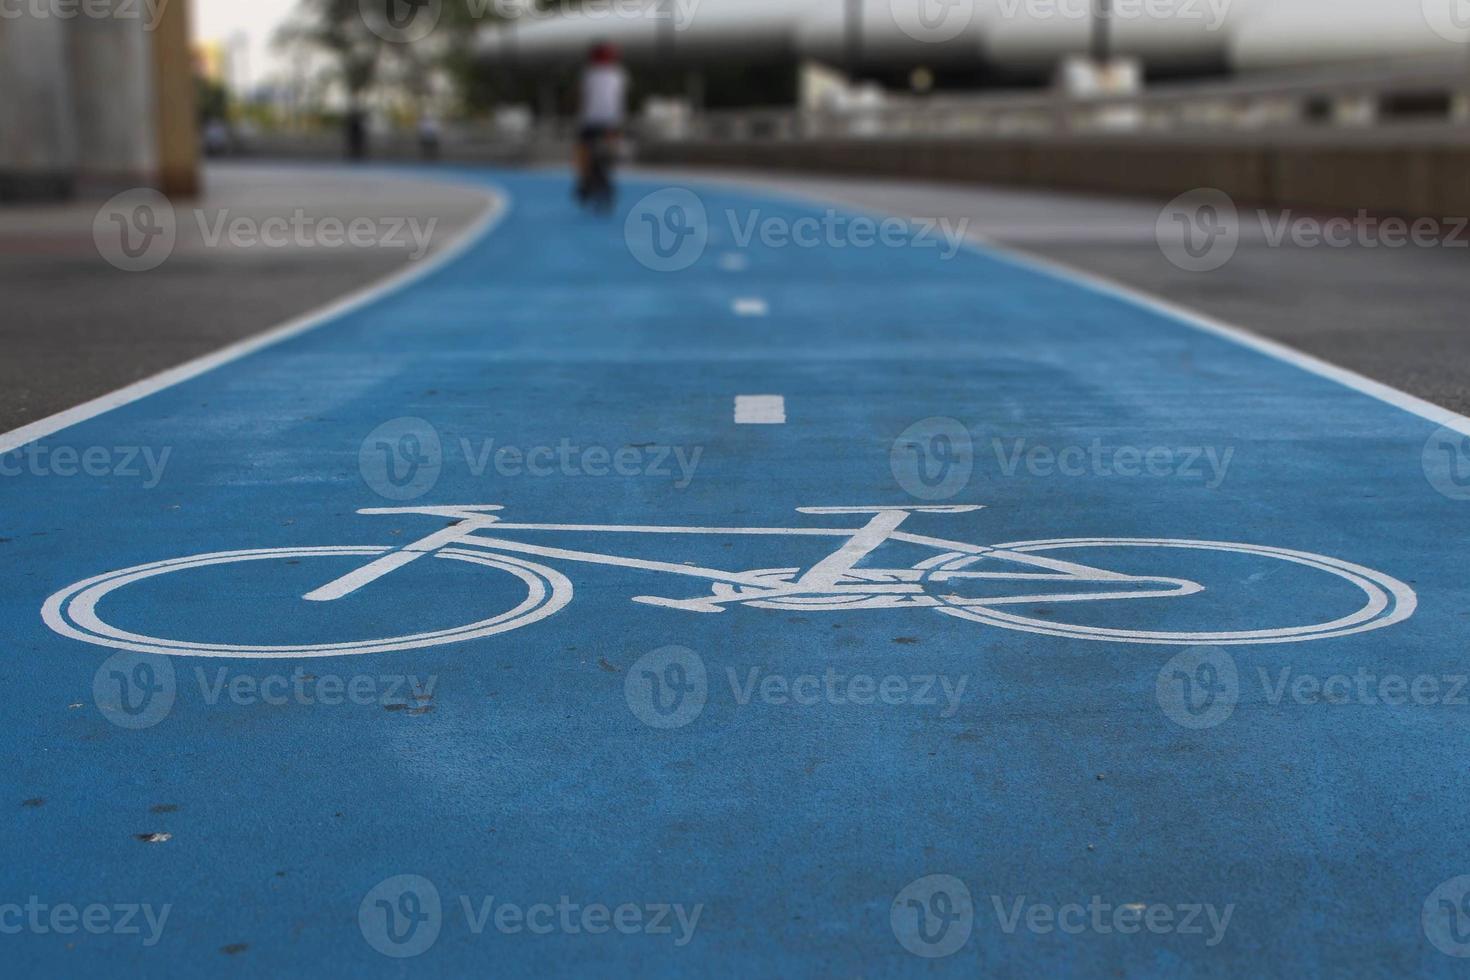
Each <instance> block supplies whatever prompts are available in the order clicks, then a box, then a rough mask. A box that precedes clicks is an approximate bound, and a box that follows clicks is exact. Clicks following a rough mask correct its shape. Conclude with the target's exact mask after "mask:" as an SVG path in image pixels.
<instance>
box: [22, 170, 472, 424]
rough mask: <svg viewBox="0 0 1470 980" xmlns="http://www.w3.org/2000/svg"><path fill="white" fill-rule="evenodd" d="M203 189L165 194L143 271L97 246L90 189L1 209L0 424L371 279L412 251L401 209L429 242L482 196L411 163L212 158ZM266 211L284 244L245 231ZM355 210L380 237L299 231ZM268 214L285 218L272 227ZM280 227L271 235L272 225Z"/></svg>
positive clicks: (115, 383)
mask: <svg viewBox="0 0 1470 980" xmlns="http://www.w3.org/2000/svg"><path fill="white" fill-rule="evenodd" d="M207 186H208V190H207V192H206V194H205V195H204V197H203V198H202V199H201V200H199V201H196V202H191V203H190V204H188V205H184V204H181V205H180V206H179V208H178V209H177V212H176V215H177V218H176V226H177V229H178V244H177V246H176V247H175V249H174V251H173V254H172V255H171V256H170V257H169V258H168V259H167V260H166V261H165V262H164V263H163V264H162V265H161V266H160V267H158V268H157V269H154V270H152V271H150V272H148V273H146V274H138V273H132V272H126V271H122V270H120V269H118V268H115V267H114V266H112V265H110V264H109V263H108V262H107V261H106V260H105V259H104V258H103V257H102V256H101V254H100V253H99V251H98V246H97V244H96V240H95V239H94V236H93V221H94V218H95V217H96V215H97V212H98V207H99V205H100V204H101V203H102V202H95V201H94V202H86V203H76V204H70V205H66V206H50V207H26V208H9V207H7V208H0V295H3V297H4V310H3V314H0V344H3V345H4V348H5V351H6V356H5V357H3V358H0V432H7V431H10V430H11V429H15V428H18V427H20V426H22V425H24V424H26V423H29V422H34V421H36V420H37V419H40V418H44V417H46V416H48V415H51V414H54V413H56V412H59V411H62V410H64V409H67V408H71V407H72V406H74V405H77V404H79V403H81V402H85V401H88V400H90V399H92V398H96V397H98V396H100V395H104V394H107V393H109V392H112V391H115V390H117V389H118V388H121V387H124V386H125V385H128V384H130V383H132V382H134V381H137V380H139V379H141V378H145V377H148V376H150V375H153V374H156V373H157V372H159V371H162V370H165V369H167V368H170V367H173V366H175V365H178V364H181V363H183V362H185V361H188V360H190V359H192V358H195V357H198V356H200V355H203V354H207V353H210V352H212V351H215V350H218V349H219V348H221V347H224V346H226V345H228V344H230V343H232V342H234V341H236V340H240V339H241V338H244V337H249V336H251V335H253V334H257V333H260V332H262V331H264V330H268V329H270V328H271V327H274V326H276V325H278V324H280V323H282V322H284V321H286V320H289V319H291V318H293V317H296V316H300V315H301V314H303V313H307V312H309V311H311V310H313V309H315V308H317V307H320V306H323V305H325V304H327V303H330V302H331V301H333V300H335V299H337V298H339V297H341V296H343V295H344V294H347V293H350V292H352V291H353V290H356V289H361V288H363V287H365V286H369V285H371V284H373V283H375V282H377V281H379V280H381V279H382V278H383V277H385V276H387V275H390V274H391V273H393V272H394V271H396V270H398V269H400V268H404V267H405V266H406V265H408V264H409V263H410V262H411V261H412V259H411V255H412V254H413V253H415V252H416V251H417V249H418V245H417V243H416V242H415V240H414V237H413V235H412V233H411V231H412V229H411V228H410V226H409V223H408V222H409V219H417V222H418V225H417V227H418V228H419V229H420V230H421V231H423V230H428V229H429V227H430V226H429V222H430V221H432V222H434V225H433V226H432V235H430V241H429V254H432V253H433V252H434V251H437V250H438V249H440V248H442V247H444V246H445V245H446V244H448V243H450V242H452V241H453V240H454V239H455V238H456V237H457V236H458V233H459V232H460V231H462V230H463V229H464V228H465V227H466V226H467V225H469V224H470V223H471V222H473V221H474V220H475V219H476V218H477V217H478V216H479V215H480V214H481V213H483V211H484V208H485V206H486V198H485V197H484V195H483V194H481V193H478V192H476V191H474V190H473V189H467V188H466V187H465V186H463V185H455V184H446V183H439V182H436V181H434V179H433V177H432V175H429V176H425V175H424V174H423V173H422V172H421V173H420V174H419V175H416V176H408V175H404V174H391V175H385V173H383V172H371V171H361V172H353V171H349V170H345V169H342V168H334V169H326V168H315V167H274V166H261V165H216V166H213V167H211V168H210V169H209V171H208V180H207ZM298 209H299V210H300V211H301V212H302V215H301V218H300V219H299V220H298V218H297V214H296V212H297V211H298ZM201 216H202V219H203V220H202V227H201V220H200V218H201ZM222 218H224V219H225V223H224V224H223V225H222V224H221V219H222ZM271 218H276V219H278V221H277V223H276V225H275V226H273V227H272V228H270V229H264V230H266V231H267V232H268V233H271V234H269V237H270V238H271V240H272V241H282V240H284V241H285V242H286V244H285V245H283V246H281V247H275V246H271V245H266V244H249V242H250V241H251V238H250V236H249V230H250V229H253V228H255V227H263V222H265V221H266V220H267V219H271ZM364 218H365V219H368V220H369V221H371V222H373V224H374V226H375V227H376V228H377V229H379V230H380V233H379V234H378V238H379V239H381V240H382V244H377V243H374V244H369V245H367V246H365V247H353V246H351V245H344V246H340V247H330V246H326V245H318V244H305V245H303V244H301V243H300V242H302V241H305V242H315V241H316V240H317V239H316V237H315V236H317V235H318V233H324V235H325V237H323V238H322V239H321V240H322V241H323V242H326V241H331V240H333V236H332V231H333V227H332V225H331V224H327V225H323V224H321V222H322V221H323V220H324V219H339V220H340V221H342V222H344V223H346V222H350V221H352V220H353V219H364ZM240 219H245V221H246V222H248V224H245V225H242V226H240V227H242V228H244V229H246V230H247V234H246V235H245V236H244V237H241V236H240V235H233V236H232V235H231V234H230V231H229V230H230V227H231V224H232V223H234V222H237V221H239V220H240ZM280 219H284V220H285V221H286V222H287V226H286V227H285V228H284V229H283V228H282V227H281V226H280V223H279V220H280ZM400 220H401V221H403V225H402V227H401V229H400V230H399V231H398V233H397V234H396V235H394V234H392V233H393V232H394V226H395V224H396V223H397V222H398V221H400ZM298 227H301V228H304V229H305V235H304V236H303V235H299V234H298V233H297V231H296V229H297V228H298ZM283 230H284V238H281V236H280V235H279V234H275V233H279V232H281V231H283ZM216 231H220V232H222V233H221V234H220V236H219V239H218V242H219V244H211V242H210V238H212V237H213V236H214V235H215V232H216ZM232 239H233V241H232ZM363 240H366V239H363ZM398 241H402V242H403V243H404V244H403V246H399V245H397V244H395V243H396V242H398Z"/></svg>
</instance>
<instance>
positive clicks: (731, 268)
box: [720, 252, 750, 272]
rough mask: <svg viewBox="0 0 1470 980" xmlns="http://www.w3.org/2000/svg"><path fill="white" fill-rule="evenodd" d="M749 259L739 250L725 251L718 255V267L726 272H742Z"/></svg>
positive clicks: (748, 263)
mask: <svg viewBox="0 0 1470 980" xmlns="http://www.w3.org/2000/svg"><path fill="white" fill-rule="evenodd" d="M749 265H750V261H749V260H748V259H746V257H745V256H744V255H741V254H740V253H739V252H726V253H725V254H724V255H721V256H720V268H721V269H724V270H725V271H726V272H744V271H745V269H746V267H747V266H749Z"/></svg>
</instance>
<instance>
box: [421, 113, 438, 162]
mask: <svg viewBox="0 0 1470 980" xmlns="http://www.w3.org/2000/svg"><path fill="white" fill-rule="evenodd" d="M439 138H440V130H439V120H438V118H437V117H436V116H435V115H434V114H433V113H432V112H425V113H423V114H422V115H420V116H419V156H420V157H421V158H423V159H424V160H429V161H433V160H437V159H439Z"/></svg>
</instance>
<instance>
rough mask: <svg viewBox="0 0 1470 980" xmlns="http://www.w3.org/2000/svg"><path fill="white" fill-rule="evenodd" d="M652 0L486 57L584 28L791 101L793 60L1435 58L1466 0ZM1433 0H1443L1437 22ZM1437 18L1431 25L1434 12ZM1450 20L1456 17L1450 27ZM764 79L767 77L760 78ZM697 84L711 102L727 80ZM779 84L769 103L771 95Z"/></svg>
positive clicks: (962, 71) (725, 97) (1268, 63)
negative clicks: (738, 75)
mask: <svg viewBox="0 0 1470 980" xmlns="http://www.w3.org/2000/svg"><path fill="white" fill-rule="evenodd" d="M1097 2H1098V0H651V2H650V3H647V4H640V5H630V4H616V3H615V4H596V5H590V6H589V7H588V9H587V11H586V12H581V13H578V12H572V13H566V14H562V15H560V16H557V17H548V16H538V15H534V14H533V15H530V16H527V17H523V18H522V19H521V20H520V21H519V22H516V23H512V24H511V25H509V26H496V27H493V28H487V29H486V30H485V31H484V32H483V35H482V38H481V50H482V51H483V53H484V55H485V56H486V58H487V60H488V61H489V62H490V63H492V64H496V65H502V66H511V67H513V69H514V70H517V71H522V72H534V73H541V74H556V73H558V72H565V71H566V70H567V69H568V68H569V67H570V66H571V65H574V64H575V63H576V62H577V61H579V60H580V59H581V57H582V55H583V53H584V52H585V51H586V49H587V46H588V45H589V44H590V43H591V42H592V41H593V40H594V39H607V40H611V41H613V42H615V43H616V44H618V45H620V46H621V47H622V48H623V50H624V52H625V55H626V57H627V58H628V60H629V63H630V64H631V65H632V67H634V68H635V69H639V70H642V71H660V72H665V73H667V72H670V71H685V72H698V73H700V74H701V75H702V76H703V75H708V76H709V77H710V78H713V79H718V78H719V77H720V75H721V74H722V73H727V72H728V70H729V69H730V68H732V67H733V66H737V65H738V66H743V67H745V68H747V69H748V68H750V67H752V66H756V67H759V69H760V70H761V72H762V74H763V76H764V79H763V82H761V83H750V81H749V79H748V77H747V78H746V79H744V80H741V81H740V82H739V83H738V84H740V85H743V93H744V97H746V98H747V99H750V98H752V97H753V98H754V99H755V100H756V101H792V100H794V98H795V96H796V93H797V91H798V88H799V86H798V83H797V77H798V73H799V72H800V71H801V66H802V65H803V64H811V63H818V64H822V65H827V66H837V67H840V68H841V69H842V70H843V71H844V72H846V73H847V74H848V75H850V76H852V77H855V78H862V79H866V80H873V81H878V82H880V83H882V84H884V85H885V86H886V87H892V88H898V87H908V86H909V84H910V82H911V80H912V79H914V78H916V77H917V78H922V79H924V80H925V82H926V83H932V84H933V86H934V87H936V88H938V89H950V90H955V89H967V88H980V87H985V86H989V85H997V84H1006V85H1014V84H1018V83H1044V82H1047V81H1049V80H1051V79H1052V78H1053V77H1054V76H1055V73H1056V71H1057V70H1058V67H1059V66H1060V65H1061V64H1062V63H1063V62H1064V61H1065V60H1066V59H1067V58H1068V57H1070V56H1075V55H1078V54H1085V53H1088V52H1090V51H1096V49H1097V46H1098V44H1099V42H1100V41H1101V42H1103V43H1105V45H1106V50H1107V53H1108V54H1109V55H1110V56H1118V57H1121V58H1126V59H1130V60H1136V62H1137V63H1139V64H1140V65H1141V67H1142V70H1143V72H1144V74H1145V75H1146V76H1147V77H1149V78H1160V77H1170V76H1174V77H1178V76H1207V75H1219V74H1230V73H1246V72H1252V71H1257V70H1261V69H1277V68H1288V67H1300V66H1309V65H1316V64H1322V63H1327V62H1333V63H1339V62H1343V61H1351V60H1356V59H1383V58H1401V57H1413V56H1416V55H1420V54H1437V55H1443V54H1445V53H1446V52H1447V50H1448V47H1449V45H1450V44H1451V43H1453V42H1454V40H1455V38H1453V37H1448V36H1447V28H1448V30H1449V31H1459V32H1460V33H1461V34H1462V35H1463V36H1461V37H1460V38H1459V40H1460V41H1461V42H1463V40H1464V37H1465V36H1470V15H1466V16H1464V17H1463V18H1460V19H1459V20H1457V19H1456V18H1455V11H1456V10H1457V9H1458V8H1457V7H1455V4H1457V3H1463V2H1464V0H1148V2H1144V0H1111V6H1112V15H1111V17H1110V18H1109V19H1108V22H1107V24H1106V28H1107V29H1106V32H1105V33H1102V34H1100V33H1099V25H1098V23H1097V19H1096V17H1095V15H1094V10H1095V7H1096V5H1097ZM1436 4H1439V5H1442V6H1443V7H1444V12H1443V14H1444V16H1443V17H1442V18H1439V17H1437V16H1436V15H1437V8H1436V6H1435V5H1436ZM1438 20H1443V21H1444V23H1443V24H1440V23H1438V22H1437V21H1438ZM1461 21H1463V22H1461ZM772 77H777V78H779V79H780V81H779V82H778V83H777V84H775V85H772V84H771V79H772ZM699 87H700V88H705V87H707V88H708V91H707V92H703V93H701V94H703V95H707V96H708V99H709V101H710V103H711V104H734V103H737V102H738V101H739V100H740V99H741V97H742V92H741V91H735V92H728V91H723V90H721V87H720V85H719V83H718V81H715V82H712V83H710V84H708V86H706V85H705V83H704V82H700V83H699ZM772 92H775V93H778V96H779V97H777V98H774V99H773V98H771V93H772Z"/></svg>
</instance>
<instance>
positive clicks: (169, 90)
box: [0, 0, 197, 200]
mask: <svg viewBox="0 0 1470 980" xmlns="http://www.w3.org/2000/svg"><path fill="white" fill-rule="evenodd" d="M187 12H188V7H187V4H186V3H185V2H182V0H178V2H172V3H167V4H158V5H153V4H143V3H138V2H136V0H89V2H88V3H86V4H79V5H75V6H74V7H67V6H65V5H61V4H44V3H41V4H32V3H27V4H15V5H13V6H8V7H7V8H6V9H5V11H4V16H0V200H14V199H49V198H61V197H67V196H70V195H72V194H75V193H78V192H81V193H88V194H101V193H106V192H110V191H115V190H120V189H123V188H131V187H138V186H155V187H159V188H161V189H163V190H165V191H166V192H170V193H191V192H192V191H193V190H194V188H195V185H196V182H197V146H196V143H197V140H196V136H195V119H194V81H193V66H192V63H191V56H190V51H189V38H188V32H189V29H188V16H187ZM63 13H65V14H66V16H63Z"/></svg>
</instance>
